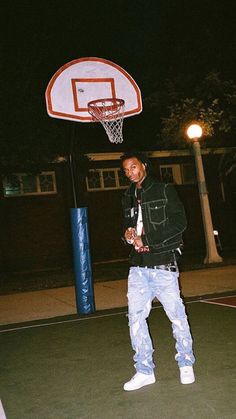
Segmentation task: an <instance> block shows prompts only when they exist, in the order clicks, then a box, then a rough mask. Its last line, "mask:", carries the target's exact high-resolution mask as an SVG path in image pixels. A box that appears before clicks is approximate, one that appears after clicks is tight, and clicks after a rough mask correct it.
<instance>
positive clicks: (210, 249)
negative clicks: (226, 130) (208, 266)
mask: <svg viewBox="0 0 236 419" xmlns="http://www.w3.org/2000/svg"><path fill="white" fill-rule="evenodd" d="M187 136H188V138H189V139H190V140H191V142H192V145H193V151H194V157H195V164H196V171H197V180H198V190H199V196H200V203H201V210H202V220H203V226H204V233H205V240H206V257H205V259H204V263H219V262H222V257H221V256H219V254H218V252H217V248H216V242H215V236H214V230H213V225H212V218H211V210H210V205H209V200H208V192H207V187H206V181H205V175H204V169H203V164H202V155H201V147H200V143H199V138H201V136H202V128H201V126H200V125H199V124H191V125H190V126H189V127H188V128H187Z"/></svg>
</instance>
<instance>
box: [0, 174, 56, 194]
mask: <svg viewBox="0 0 236 419" xmlns="http://www.w3.org/2000/svg"><path fill="white" fill-rule="evenodd" d="M3 190H4V196H5V197H6V198H10V197H14V196H26V195H46V194H55V193H56V192H57V188H56V176H55V172H42V173H40V174H39V175H29V174H26V173H15V174H13V175H11V176H7V177H5V178H3Z"/></svg>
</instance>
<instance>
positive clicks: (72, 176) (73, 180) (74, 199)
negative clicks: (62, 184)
mask: <svg viewBox="0 0 236 419" xmlns="http://www.w3.org/2000/svg"><path fill="white" fill-rule="evenodd" d="M74 144H75V126H74V125H73V128H72V134H71V140H70V152H69V165H70V174H71V184H72V194H73V201H74V206H75V208H78V200H77V191H76V189H75V170H74Z"/></svg>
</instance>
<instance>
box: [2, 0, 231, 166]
mask: <svg viewBox="0 0 236 419" xmlns="http://www.w3.org/2000/svg"><path fill="white" fill-rule="evenodd" d="M0 8H1V11H0V13H1V29H2V36H1V56H2V59H1V92H2V102H1V109H2V116H3V119H2V121H3V124H2V128H1V130H0V131H1V132H0V140H1V143H2V144H4V143H6V142H7V143H8V147H9V146H10V147H12V155H13V154H14V150H15V149H16V148H18V149H20V152H21V154H22V159H23V157H25V154H27V153H30V152H29V149H31V150H32V153H34V154H42V155H43V154H45V155H46V154H47V152H48V147H51V148H52V149H57V151H58V153H63V152H67V150H68V144H69V139H70V137H71V131H72V129H73V128H72V126H73V125H76V127H75V129H76V136H77V139H78V144H79V147H80V150H81V151H84V152H88V151H100V150H101V151H106V150H111V149H112V150H115V151H119V148H121V149H122V150H123V149H125V148H133V147H134V146H135V147H136V148H145V147H146V148H148V147H149V148H150V147H151V148H152V149H154V148H157V149H158V141H157V140H156V134H157V132H158V131H159V130H160V126H161V122H160V119H159V115H151V114H150V110H149V109H148V107H147V106H145V103H146V102H145V101H146V98H148V97H149V95H151V94H152V93H153V92H155V91H156V90H159V89H160V86H162V85H163V83H164V81H165V80H166V78H170V79H177V78H178V77H180V78H181V79H182V80H183V79H186V85H187V84H188V86H189V88H190V87H191V83H192V85H195V84H197V83H198V81H199V80H201V79H202V77H204V75H206V74H207V73H208V72H209V71H219V72H220V73H221V74H222V76H223V77H225V78H228V79H231V78H233V79H234V78H235V63H236V30H235V27H236V26H235V23H236V19H235V16H236V14H235V10H236V8H235V1H233V0H232V1H231V0H225V1H221V0H214V1H213V0H200V1H186V0H179V1H176V0H135V1H134V0H125V1H124V0H118V1H116V2H115V1H110V0H102V1H94V0H92V1H89V2H86V1H81V0H77V1H75V0H67V1H64V0H62V1H56V0H48V1H47V2H46V1H41V2H38V1H35V0H31V1H29V0H21V1H17V0H2V1H1V6H0ZM89 56H93V57H100V58H105V59H108V60H110V61H113V62H115V63H116V64H118V65H120V66H121V67H123V68H124V69H125V70H126V71H127V72H128V73H130V74H131V76H132V77H133V78H134V79H135V81H136V82H137V84H138V85H139V87H140V89H141V92H142V98H143V104H144V109H143V112H142V114H140V115H139V116H138V117H135V118H128V119H126V120H125V123H124V137H125V142H124V143H123V145H122V146H119V145H118V146H114V145H112V146H111V145H110V144H109V141H108V139H107V137H106V135H105V133H104V132H103V129H102V127H100V126H99V124H90V125H89V126H88V124H81V123H73V122H71V121H62V120H56V119H54V118H50V117H49V116H48V115H47V112H46V105H45V97H44V94H45V90H46V87H47V84H48V82H49V81H50V79H51V77H52V76H53V75H54V73H55V72H56V71H57V70H58V69H59V68H60V67H61V66H62V65H64V64H65V63H67V62H69V61H72V60H74V59H76V58H81V57H89ZM189 78H191V80H192V82H191V83H190V84H189V83H187V81H188V80H189ZM29 146H30V147H29ZM114 147H115V148H114ZM2 148H3V147H2ZM29 158H30V156H29Z"/></svg>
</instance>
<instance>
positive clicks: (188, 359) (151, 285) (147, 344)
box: [127, 267, 195, 374]
mask: <svg viewBox="0 0 236 419" xmlns="http://www.w3.org/2000/svg"><path fill="white" fill-rule="evenodd" d="M178 277H179V272H170V271H166V270H162V269H149V268H148V269H147V268H140V267H131V268H130V271H129V277H128V294H127V297H128V309H129V312H128V317H129V330H130V337H131V343H132V348H133V350H134V351H135V355H134V361H135V368H136V370H137V371H138V372H142V373H143V374H151V373H152V372H153V369H154V367H155V364H154V363H153V352H154V350H153V345H152V341H151V338H150V335H149V330H148V325H147V321H146V319H147V318H148V316H149V313H150V310H151V307H152V301H153V299H154V298H155V297H156V298H157V299H158V300H159V302H160V303H161V304H162V306H163V308H164V310H165V312H166V315H167V316H168V318H169V320H170V321H171V323H172V330H173V336H174V338H175V340H176V345H175V347H176V350H177V354H176V356H175V359H176V361H177V363H178V366H179V367H183V366H186V365H192V364H193V363H194V361H195V358H194V355H193V351H192V337H191V334H190V330H189V324H188V319H187V315H186V312H185V307H184V304H183V301H182V299H181V297H180V290H179V283H178Z"/></svg>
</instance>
